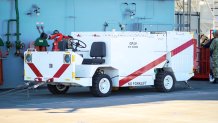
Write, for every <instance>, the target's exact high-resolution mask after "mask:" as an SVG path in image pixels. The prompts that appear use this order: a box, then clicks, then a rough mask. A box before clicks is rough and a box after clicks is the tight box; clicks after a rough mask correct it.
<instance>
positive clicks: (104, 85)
mask: <svg viewBox="0 0 218 123" xmlns="http://www.w3.org/2000/svg"><path fill="white" fill-rule="evenodd" d="M99 90H100V91H101V93H104V94H105V93H107V92H108V91H109V90H110V81H109V80H108V79H107V78H102V79H101V80H100V82H99Z"/></svg>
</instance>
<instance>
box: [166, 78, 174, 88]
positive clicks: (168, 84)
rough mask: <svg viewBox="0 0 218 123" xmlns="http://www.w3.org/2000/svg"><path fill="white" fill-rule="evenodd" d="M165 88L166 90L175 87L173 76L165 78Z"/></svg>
mask: <svg viewBox="0 0 218 123" xmlns="http://www.w3.org/2000/svg"><path fill="white" fill-rule="evenodd" d="M164 87H165V88H166V89H171V88H172V87H173V78H172V76H170V75H167V76H166V77H165V78H164Z"/></svg>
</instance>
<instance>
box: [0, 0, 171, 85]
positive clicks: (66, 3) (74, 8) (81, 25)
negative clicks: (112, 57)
mask: <svg viewBox="0 0 218 123" xmlns="http://www.w3.org/2000/svg"><path fill="white" fill-rule="evenodd" d="M126 2H127V3H129V6H127V5H126V4H123V3H126ZM131 3H136V15H135V16H134V17H132V18H130V16H128V15H125V10H126V9H127V8H131V7H132V6H130V5H131ZM33 4H36V5H37V6H39V7H40V15H39V16H29V15H26V13H27V12H28V11H29V10H30V9H31V7H32V5H33ZM19 10H20V31H21V33H22V35H21V40H22V41H23V42H25V44H26V45H28V44H29V42H30V41H34V40H35V39H36V38H37V37H38V36H39V34H38V32H37V30H36V22H43V23H44V26H45V31H46V32H47V33H51V32H52V31H53V30H55V29H58V30H59V31H61V32H63V33H64V34H66V35H67V34H70V32H72V31H103V25H104V23H105V22H108V23H109V26H108V28H107V30H111V29H113V28H114V29H116V30H120V28H119V26H118V24H119V23H121V24H125V25H126V29H127V30H133V29H134V26H133V25H134V23H140V24H142V25H144V27H146V28H149V29H148V31H149V30H172V29H173V28H172V27H173V25H174V0H19ZM127 14H128V13H127ZM11 18H15V10H14V0H1V1H0V35H1V37H2V38H3V39H4V41H5V40H6V37H5V36H4V34H5V33H6V31H7V29H6V27H7V22H6V21H7V20H8V19H11ZM151 27H152V28H151ZM153 27H155V28H154V29H153ZM12 30H13V31H14V32H15V25H14V26H13V28H12ZM11 41H12V42H14V41H15V38H11ZM51 43H52V41H51ZM2 49H3V50H4V51H5V50H6V48H2ZM14 52H15V48H13V49H12V50H11V51H10V55H9V57H8V58H7V59H5V60H3V71H4V85H3V86H0V88H11V87H15V86H17V85H19V84H21V83H22V82H23V60H22V59H21V58H19V57H15V56H14V55H13V54H14Z"/></svg>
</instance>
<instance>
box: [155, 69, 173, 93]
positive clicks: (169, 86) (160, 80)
mask: <svg viewBox="0 0 218 123" xmlns="http://www.w3.org/2000/svg"><path fill="white" fill-rule="evenodd" d="M175 81H176V80H175V78H174V75H173V73H172V72H167V71H161V72H159V73H157V75H156V79H155V81H154V86H155V88H156V90H157V91H160V92H169V91H172V90H174V88H175Z"/></svg>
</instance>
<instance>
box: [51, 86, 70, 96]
mask: <svg viewBox="0 0 218 123" xmlns="http://www.w3.org/2000/svg"><path fill="white" fill-rule="evenodd" d="M47 87H48V90H49V91H50V92H51V93H52V94H55V95H57V94H65V93H66V92H67V91H68V89H69V86H67V85H63V84H57V85H51V84H48V85H47Z"/></svg>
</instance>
